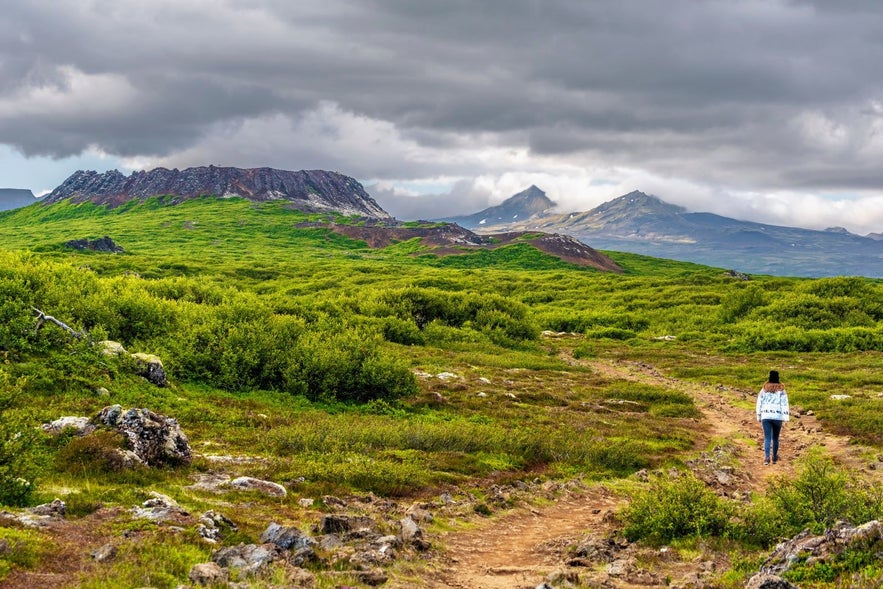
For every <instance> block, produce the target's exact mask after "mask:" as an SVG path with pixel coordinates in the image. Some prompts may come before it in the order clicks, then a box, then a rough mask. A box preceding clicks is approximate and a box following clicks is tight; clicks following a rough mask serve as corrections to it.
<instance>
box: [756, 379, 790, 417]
mask: <svg viewBox="0 0 883 589" xmlns="http://www.w3.org/2000/svg"><path fill="white" fill-rule="evenodd" d="M755 413H757V421H762V420H764V419H778V420H779V421H788V394H787V393H786V392H785V386H784V385H782V384H781V383H778V382H768V383H766V384H764V385H763V388H762V389H760V392H759V393H758V394H757V408H756V410H755Z"/></svg>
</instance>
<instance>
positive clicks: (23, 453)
mask: <svg viewBox="0 0 883 589" xmlns="http://www.w3.org/2000/svg"><path fill="white" fill-rule="evenodd" d="M21 384H22V383H20V382H16V383H12V382H10V379H9V376H8V375H7V373H6V372H5V370H3V368H2V367H0V504H2V505H10V506H24V505H27V504H28V502H29V501H30V498H31V496H32V494H33V492H34V487H35V484H34V481H35V479H36V477H37V474H38V468H37V466H36V464H35V461H34V457H33V448H34V446H35V445H36V438H37V434H36V430H35V429H34V427H33V425H32V424H31V423H30V420H29V419H27V418H25V417H24V416H21V415H20V414H16V415H15V417H10V414H12V411H11V410H10V409H11V408H12V407H13V405H14V404H15V403H16V400H17V397H18V395H19V394H20V391H21Z"/></svg>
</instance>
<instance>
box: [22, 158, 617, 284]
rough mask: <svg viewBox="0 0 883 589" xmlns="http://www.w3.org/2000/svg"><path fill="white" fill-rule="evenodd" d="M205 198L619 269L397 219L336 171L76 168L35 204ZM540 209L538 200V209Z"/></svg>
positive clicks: (576, 253) (595, 259)
mask: <svg viewBox="0 0 883 589" xmlns="http://www.w3.org/2000/svg"><path fill="white" fill-rule="evenodd" d="M533 191H534V192H530V191H525V192H526V193H529V194H527V195H526V196H523V197H521V198H520V199H515V201H514V204H513V205H512V206H513V207H518V208H521V207H527V208H528V209H530V210H535V211H536V212H540V211H541V208H539V207H540V204H539V203H540V202H541V199H540V198H539V197H538V195H537V194H536V193H535V192H536V191H539V189H537V188H535V187H533ZM28 192H29V191H28ZM539 192H540V193H541V192H542V191H539ZM203 196H214V197H222V198H227V197H241V198H245V199H247V200H251V201H255V202H266V201H283V202H286V204H287V206H289V207H290V208H292V209H297V210H300V211H304V212H323V213H337V214H342V215H345V216H354V217H358V218H359V222H358V223H356V224H348V223H345V222H344V223H340V222H338V221H337V220H335V221H328V220H326V221H312V222H310V223H307V225H306V226H305V227H302V228H316V227H322V228H327V229H330V230H331V231H333V232H335V233H339V234H342V235H346V236H348V237H351V238H353V239H358V240H361V241H364V242H365V243H366V244H367V245H368V246H369V247H372V248H378V247H387V246H389V245H392V244H394V243H398V242H402V241H408V240H411V239H418V240H419V241H420V243H421V245H422V246H423V247H424V248H425V249H424V250H422V251H424V252H426V253H430V252H431V253H433V254H435V255H436V256H450V255H458V254H464V253H469V252H476V251H481V250H485V251H492V250H496V249H499V248H504V247H507V246H527V247H530V248H533V249H536V250H538V251H540V252H542V253H544V254H546V255H549V256H552V257H555V258H558V259H560V260H563V261H565V262H567V263H570V264H575V265H578V266H586V267H593V268H596V269H598V270H601V271H605V272H622V269H621V268H620V267H619V266H618V265H617V264H616V262H614V261H613V260H612V259H610V258H609V257H608V256H606V255H604V254H601V253H599V252H598V251H596V250H595V249H593V248H591V247H589V246H587V245H585V244H583V243H580V242H579V241H577V240H576V239H574V238H572V237H570V236H567V235H558V234H554V235H541V236H538V235H537V232H536V231H531V232H519V231H514V232H505V233H504V234H496V235H478V234H476V233H473V232H472V231H470V230H468V229H465V228H463V227H461V226H458V225H456V224H453V223H445V224H433V223H423V224H417V225H414V224H407V223H403V222H400V221H398V220H396V219H394V218H393V217H392V216H390V215H389V213H387V212H386V211H385V210H384V209H383V208H382V207H381V206H380V205H378V204H377V202H376V201H375V200H374V199H373V198H371V196H369V195H368V193H367V192H365V189H364V188H363V187H362V185H361V184H360V183H359V182H358V181H356V180H355V179H353V178H350V177H349V176H344V175H342V174H339V173H337V172H326V171H322V170H312V171H303V170H302V171H299V172H293V171H287V170H277V169H273V168H252V169H243V168H222V167H216V166H208V167H198V168H187V169H185V170H177V169H173V170H168V169H166V168H157V169H154V170H150V171H146V172H134V173H132V174H131V175H129V176H125V175H123V174H122V173H120V172H119V171H117V170H111V171H109V172H103V173H101V172H95V171H84V170H80V171H77V172H75V173H74V174H72V175H71V176H70V177H69V178H67V180H65V181H64V182H62V183H61V184H60V185H59V186H58V187H57V188H56V189H55V190H53V191H52V192H51V193H49V194H48V195H46V196H45V197H43V198H42V199H40V202H41V203H43V204H44V205H52V204H56V203H60V202H62V201H66V202H72V203H75V204H77V203H85V202H89V203H94V204H97V205H103V206H107V207H119V206H121V205H124V204H127V203H130V202H132V201H143V200H146V199H148V198H152V197H159V198H161V199H162V202H163V203H165V204H167V205H170V206H173V205H176V204H180V203H183V202H185V201H188V200H191V199H196V198H200V197H203ZM32 200H33V198H32ZM531 203H534V204H531ZM549 204H551V201H549ZM531 207H532V208H531ZM545 208H547V207H546V206H545V205H543V206H542V209H545ZM105 239H108V240H109V238H105ZM79 241H83V240H82V239H81V240H79ZM79 241H77V243H79ZM71 243H74V241H68V242H67V243H66V246H69V244H71Z"/></svg>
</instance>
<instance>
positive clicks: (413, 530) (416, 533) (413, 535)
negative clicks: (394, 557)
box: [399, 517, 429, 550]
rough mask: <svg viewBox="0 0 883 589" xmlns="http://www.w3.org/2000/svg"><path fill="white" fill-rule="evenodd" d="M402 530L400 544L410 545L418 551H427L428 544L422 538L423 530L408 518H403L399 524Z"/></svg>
mask: <svg viewBox="0 0 883 589" xmlns="http://www.w3.org/2000/svg"><path fill="white" fill-rule="evenodd" d="M399 525H400V526H401V530H402V542H404V543H405V544H411V545H413V546H414V547H415V548H417V549H418V550H427V549H428V548H429V542H427V541H426V539H425V538H424V537H423V530H421V529H420V526H418V525H417V522H415V521H414V520H413V519H411V518H410V517H403V518H402V519H401V521H400V522H399Z"/></svg>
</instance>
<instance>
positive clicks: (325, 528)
mask: <svg viewBox="0 0 883 589" xmlns="http://www.w3.org/2000/svg"><path fill="white" fill-rule="evenodd" d="M409 519H410V518H409ZM319 529H320V530H321V532H322V533H323V534H341V533H342V534H359V535H366V533H374V532H376V531H377V522H375V521H374V520H373V519H371V518H370V517H367V516H356V515H340V514H334V513H332V514H328V515H323V516H322V521H321V522H320V523H319Z"/></svg>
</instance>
